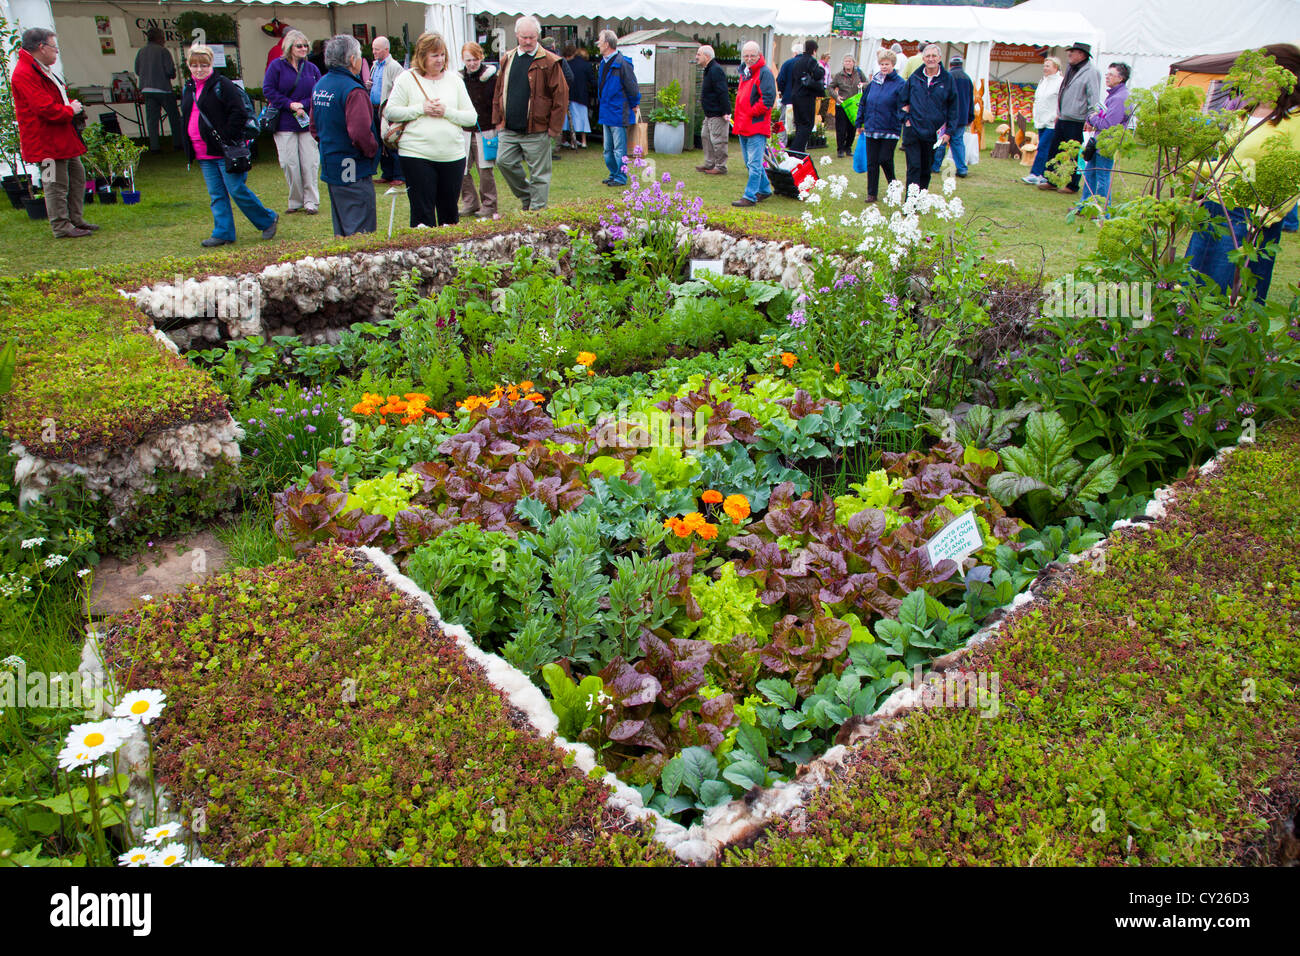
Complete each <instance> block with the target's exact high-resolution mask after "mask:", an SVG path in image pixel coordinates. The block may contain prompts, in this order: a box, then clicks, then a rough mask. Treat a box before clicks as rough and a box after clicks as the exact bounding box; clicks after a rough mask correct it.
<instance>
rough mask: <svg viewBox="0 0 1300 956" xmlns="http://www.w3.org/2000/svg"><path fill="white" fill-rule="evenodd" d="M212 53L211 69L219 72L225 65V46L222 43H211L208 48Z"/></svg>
mask: <svg viewBox="0 0 1300 956" xmlns="http://www.w3.org/2000/svg"><path fill="white" fill-rule="evenodd" d="M208 49H209V50H211V51H212V68H213V69H214V70H219V69H221V68H222V67H223V66H225V65H226V45H225V44H224V43H213V44H211V45H210V46H209V47H208Z"/></svg>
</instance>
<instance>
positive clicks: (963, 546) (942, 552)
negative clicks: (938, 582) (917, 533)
mask: <svg viewBox="0 0 1300 956" xmlns="http://www.w3.org/2000/svg"><path fill="white" fill-rule="evenodd" d="M982 547H984V537H983V536H982V535H981V534H980V526H979V523H978V522H976V520H975V511H974V509H972V510H970V511H967V512H966V513H965V514H961V515H958V516H957V517H956V518H953V519H952V520H951V521H949V522H948V523H947V524H946V525H944V526H943V527H942V528H940V529H939V533H938V534H936V535H935V536H934V537H933V538H931V539H930V543H929V544H927V545H926V546H925V551H926V554H927V555H928V556H929V558H930V567H932V568H934V567H938V565H939V562H940V561H943V560H944V559H945V558H946V559H948V560H951V561H956V562H957V564H958V566H959V567H960V565H961V563H962V561H964V560H965V559H966V556H967V555H970V554H974V553H975V552H976V551H978V550H979V549H980V548H982Z"/></svg>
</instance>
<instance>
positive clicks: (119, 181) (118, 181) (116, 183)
mask: <svg viewBox="0 0 1300 956" xmlns="http://www.w3.org/2000/svg"><path fill="white" fill-rule="evenodd" d="M130 185H131V182H130V180H128V179H127V178H126V177H125V176H114V177H113V182H112V187H113V188H114V189H127V188H129V187H130Z"/></svg>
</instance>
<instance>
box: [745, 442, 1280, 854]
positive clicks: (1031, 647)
mask: <svg viewBox="0 0 1300 956" xmlns="http://www.w3.org/2000/svg"><path fill="white" fill-rule="evenodd" d="M1298 450H1300V426H1297V425H1296V424H1295V423H1294V422H1291V423H1287V424H1286V425H1284V426H1282V427H1280V428H1278V429H1276V430H1271V431H1270V433H1269V434H1268V436H1267V438H1266V439H1265V440H1264V441H1263V442H1262V443H1261V444H1260V445H1259V446H1258V447H1254V448H1250V447H1247V448H1243V449H1241V450H1239V451H1238V452H1237V453H1236V454H1234V455H1233V456H1232V457H1231V458H1230V459H1229V460H1228V464H1227V468H1226V471H1225V474H1224V475H1223V476H1222V477H1221V478H1215V479H1213V480H1208V481H1207V480H1201V481H1195V480H1192V481H1187V482H1184V483H1182V484H1180V486H1179V487H1180V489H1181V492H1182V495H1183V497H1181V498H1180V500H1179V501H1178V503H1177V504H1176V506H1175V507H1174V508H1173V509H1172V514H1171V515H1170V516H1169V517H1168V518H1167V519H1166V520H1164V521H1162V522H1160V523H1159V524H1157V525H1155V526H1154V527H1153V528H1152V529H1151V530H1149V531H1147V532H1144V533H1132V532H1125V533H1124V534H1123V535H1122V536H1121V537H1120V540H1119V541H1118V542H1117V543H1115V544H1114V545H1113V547H1112V548H1111V549H1110V550H1109V551H1108V552H1107V554H1106V562H1105V571H1104V573H1100V574H1099V573H1095V572H1093V571H1089V570H1082V569H1081V570H1076V571H1075V572H1074V573H1073V574H1071V575H1070V576H1069V577H1068V578H1067V579H1066V581H1065V583H1064V585H1063V586H1062V587H1061V589H1060V590H1059V591H1058V592H1057V593H1056V594H1054V595H1053V597H1052V598H1051V600H1050V601H1049V602H1048V603H1047V604H1046V605H1044V606H1035V607H1034V608H1033V609H1031V610H1028V611H1026V612H1023V613H1019V614H1017V615H1016V616H1015V617H1014V618H1013V619H1012V620H1011V621H1010V622H1008V623H1007V624H1005V625H1004V627H1003V630H1002V632H1001V634H1000V635H999V637H998V639H997V640H996V641H995V642H993V643H991V644H988V645H984V646H983V647H981V648H979V649H978V650H977V651H976V652H975V653H974V655H973V657H972V658H970V659H968V661H966V662H964V663H963V665H962V666H963V667H966V668H971V669H975V670H982V671H992V672H998V673H1000V676H1001V698H1002V699H1001V708H1000V712H999V713H998V715H997V716H996V717H994V718H991V719H985V718H981V717H980V716H979V715H978V713H976V712H975V711H971V710H960V709H936V710H931V711H924V712H918V713H913V714H911V715H910V716H909V717H908V718H907V720H906V721H905V723H904V724H903V726H902V727H901V728H897V729H890V730H887V731H885V732H883V733H882V734H881V736H879V737H878V738H876V739H874V740H872V741H870V742H868V743H867V744H866V745H865V747H864V748H863V749H862V750H861V751H860V752H858V753H856V754H855V755H854V756H853V757H852V759H851V760H850V762H849V763H848V765H847V769H846V771H845V772H844V774H843V777H842V778H841V779H840V780H839V781H837V782H836V783H835V785H834V786H833V787H831V788H830V789H829V790H828V791H826V792H824V793H821V794H819V795H818V796H817V797H816V798H815V799H814V800H813V801H812V803H811V805H810V806H809V807H808V809H807V812H806V813H805V814H801V815H800V816H799V817H798V818H796V819H795V820H793V821H783V822H782V823H780V824H779V825H777V826H775V827H773V828H772V829H771V830H770V831H769V832H768V833H767V834H766V835H765V837H764V838H763V840H762V841H761V842H759V843H758V844H757V845H756V846H754V847H753V848H751V849H747V850H734V851H731V852H729V853H728V854H727V857H726V862H728V863H732V864H748V865H792V864H800V865H850V864H853V865H856V864H865V865H888V864H905V865H906V864H963V863H965V864H970V863H991V864H1014V865H1033V864H1038V865H1062V864H1088V865H1107V864H1174V865H1179V864H1183V865H1187V864H1194V865H1225V864H1242V863H1247V864H1261V863H1263V864H1269V863H1278V862H1282V857H1281V856H1279V855H1277V853H1278V851H1277V847H1278V845H1279V842H1280V841H1281V840H1283V839H1284V838H1283V837H1282V836H1281V829H1282V826H1281V825H1282V824H1283V823H1284V822H1285V819H1286V817H1287V816H1289V815H1292V814H1294V813H1295V811H1296V807H1297V802H1298V800H1300V764H1298V762H1297V754H1298V753H1300V730H1298V729H1297V728H1300V698H1298V697H1297V693H1296V687H1297V683H1298V681H1300V643H1298V642H1297V640H1296V638H1297V634H1298V633H1300V559H1297V553H1298V552H1297V545H1300V524H1298V523H1297V521H1298V519H1297V515H1300V466H1298V465H1297V451H1298ZM1292 852H1293V851H1292Z"/></svg>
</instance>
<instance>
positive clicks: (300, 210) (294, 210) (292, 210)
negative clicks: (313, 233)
mask: <svg viewBox="0 0 1300 956" xmlns="http://www.w3.org/2000/svg"><path fill="white" fill-rule="evenodd" d="M296 212H302V207H301V206H299V207H298V208H297V209H286V210H285V211H284V214H285V215H286V216H292V215H293V214H294V213H296Z"/></svg>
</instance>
